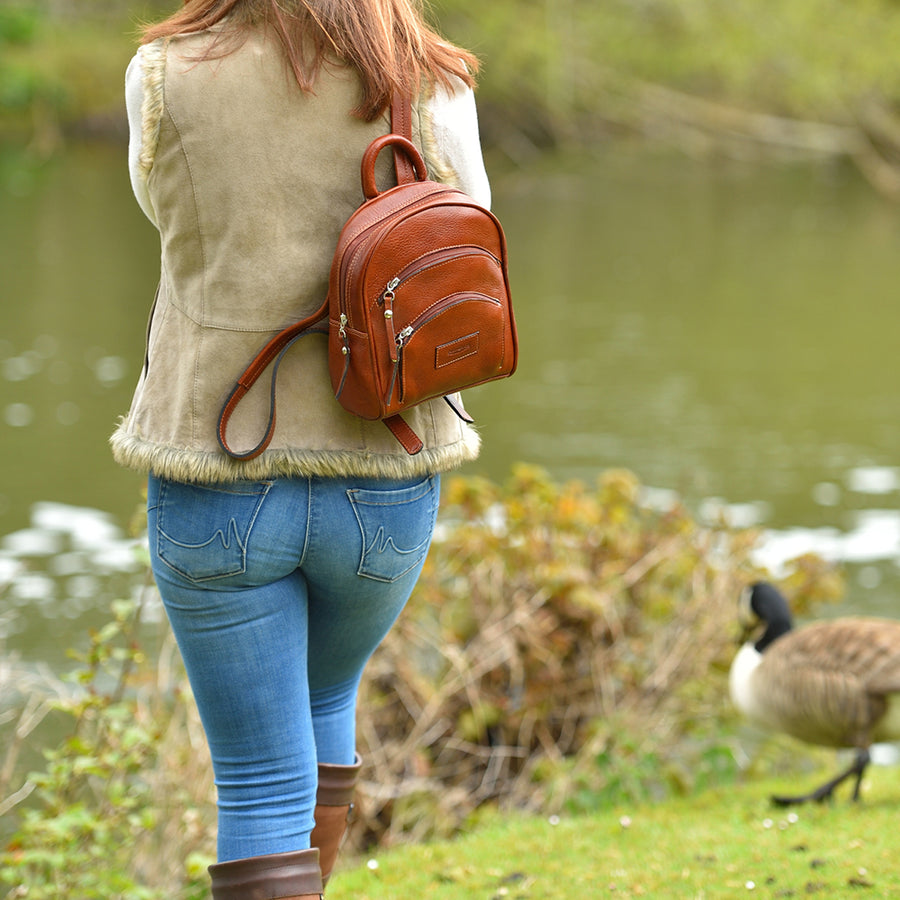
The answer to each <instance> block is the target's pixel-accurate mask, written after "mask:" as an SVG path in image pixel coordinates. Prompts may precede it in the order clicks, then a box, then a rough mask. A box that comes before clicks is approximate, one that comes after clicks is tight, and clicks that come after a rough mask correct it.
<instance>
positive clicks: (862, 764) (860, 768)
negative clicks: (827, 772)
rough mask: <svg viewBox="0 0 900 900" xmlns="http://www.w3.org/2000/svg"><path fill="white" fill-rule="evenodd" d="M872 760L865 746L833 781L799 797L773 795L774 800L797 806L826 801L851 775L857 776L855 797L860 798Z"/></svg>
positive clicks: (775, 802) (776, 803) (780, 803)
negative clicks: (864, 779) (865, 774)
mask: <svg viewBox="0 0 900 900" xmlns="http://www.w3.org/2000/svg"><path fill="white" fill-rule="evenodd" d="M870 760H871V757H870V756H869V751H868V750H867V749H865V748H863V749H860V750H857V751H856V758H855V759H854V760H853V764H852V765H851V766H850V768H848V769H847V770H846V771H844V772H841V773H840V775H837V776H836V777H834V778H832V779H831V781H826V782H825V784H823V785H822V786H821V787H818V788H816V789H815V790H814V791H811V792H810V793H809V794H801V795H799V796H797V797H785V796H780V795H776V796H773V797H772V802H773V803H774V804H775V805H776V806H795V805H797V804H800V803H807V802H808V801H810V800H814V801H815V802H816V803H824V802H825V801H826V800H829V799H830V798H831V796H832V795H833V794H834V791H835V788H837V787H838V785H840V784H843V783H844V782H845V781H846V780H847V779H848V778H850V777H855V778H856V783H855V784H854V785H853V799H854V800H859V789H860V785H861V784H862V777H863V773H864V772H865V771H866V766H868V765H869V762H870Z"/></svg>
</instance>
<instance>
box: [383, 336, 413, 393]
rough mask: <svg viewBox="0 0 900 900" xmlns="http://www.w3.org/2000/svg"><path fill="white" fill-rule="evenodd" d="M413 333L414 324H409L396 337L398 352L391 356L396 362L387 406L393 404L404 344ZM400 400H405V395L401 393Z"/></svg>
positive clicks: (389, 386) (392, 360) (393, 361)
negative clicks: (392, 399)
mask: <svg viewBox="0 0 900 900" xmlns="http://www.w3.org/2000/svg"><path fill="white" fill-rule="evenodd" d="M412 333H413V330H412V326H411V325H407V326H406V328H404V329H403V331H401V332H400V334H398V335H397V337H396V338H394V344H395V346H396V347H397V353H396V354H395V356H396V358H393V357H392V358H391V362H392V363H393V364H394V368H393V371H392V372H391V383H390V384H389V385H388V392H387V399H386V400H385V401H384V405H385V406H390V405H391V398H392V397H393V396H394V385H395V384H396V382H397V373H398V372H399V371H400V359H401V357H402V355H403V345H404V344H405V343H406V341H407V339H408V338H409V336H410V335H411V334H412ZM400 400H401V401H402V400H403V395H402V393H401V395H400Z"/></svg>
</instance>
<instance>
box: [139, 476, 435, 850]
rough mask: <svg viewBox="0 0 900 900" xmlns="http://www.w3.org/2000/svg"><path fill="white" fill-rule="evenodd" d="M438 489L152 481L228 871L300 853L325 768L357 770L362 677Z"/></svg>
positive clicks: (164, 580) (153, 542)
mask: <svg viewBox="0 0 900 900" xmlns="http://www.w3.org/2000/svg"><path fill="white" fill-rule="evenodd" d="M438 495H439V479H438V477H437V476H434V477H428V478H425V479H422V478H416V479H411V480H408V481H384V480H376V479H360V478H275V479H272V480H267V481H259V482H238V483H234V484H227V485H196V484H182V483H180V482H174V481H166V480H163V479H159V478H156V477H153V476H151V478H150V484H149V489H148V502H147V509H148V529H149V538H150V552H151V560H152V566H153V573H154V575H155V576H156V583H157V585H158V587H159V592H160V594H161V596H162V599H163V603H164V604H165V608H166V612H167V614H168V617H169V621H170V622H171V624H172V629H173V631H174V633H175V637H176V639H177V641H178V646H179V649H180V650H181V655H182V658H183V659H184V663H185V667H186V669H187V673H188V677H189V679H190V682H191V687H192V689H193V692H194V696H195V698H196V701H197V707H198V709H199V711H200V717H201V720H202V722H203V727H204V730H205V731H206V737H207V740H208V742H209V747H210V753H211V756H212V763H213V770H214V773H215V779H216V786H217V789H218V810H219V835H218V857H219V861H220V862H224V861H226V860H230V859H241V858H244V857H248V856H259V855H263V854H267V853H281V852H289V851H292V850H303V849H306V848H307V847H309V834H310V831H311V830H312V828H313V824H314V821H313V810H314V807H315V795H316V782H317V774H316V771H317V770H316V766H317V764H318V763H332V764H337V765H349V764H351V763H353V761H354V754H355V750H356V740H355V710H356V695H357V689H358V686H359V682H360V678H361V676H362V671H363V667H364V666H365V664H366V662H367V661H368V659H369V657H370V656H371V654H372V653H373V651H374V650H375V648H376V647H377V646H378V644H379V643H380V642H381V640H382V639H383V638H384V636H385V634H387V632H388V630H389V629H390V627H391V625H392V624H393V623H394V621H395V619H396V618H397V616H398V615H399V613H400V611H401V609H402V608H403V606H404V605H405V603H406V601H407V599H408V598H409V595H410V593H411V592H412V589H413V586H414V585H415V582H416V579H417V578H418V576H419V573H420V571H421V569H422V564H423V563H424V561H425V555H426V553H427V552H428V547H429V544H430V542H431V536H432V533H433V531H434V525H435V520H436V518H437V507H438Z"/></svg>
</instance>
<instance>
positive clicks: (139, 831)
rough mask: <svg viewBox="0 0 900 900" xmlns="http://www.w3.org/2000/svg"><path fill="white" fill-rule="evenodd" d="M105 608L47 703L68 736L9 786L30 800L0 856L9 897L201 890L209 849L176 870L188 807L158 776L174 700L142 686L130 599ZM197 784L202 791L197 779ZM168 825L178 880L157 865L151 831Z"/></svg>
mask: <svg viewBox="0 0 900 900" xmlns="http://www.w3.org/2000/svg"><path fill="white" fill-rule="evenodd" d="M112 613H113V619H112V621H111V622H110V623H109V624H108V625H106V626H105V627H104V628H102V629H101V630H100V631H98V632H96V633H94V634H93V635H92V636H91V643H90V647H89V649H88V651H87V652H85V653H83V654H79V655H77V658H78V663H79V667H78V668H77V669H76V670H75V671H73V672H72V673H71V675H70V676H69V678H68V680H69V681H70V682H71V684H72V685H73V688H72V690H71V692H70V693H69V694H67V695H65V696H64V697H63V698H62V699H60V700H57V701H55V702H54V703H53V704H52V705H53V706H54V708H55V709H56V710H57V712H58V713H60V714H62V715H63V717H64V718H65V719H67V720H68V721H69V724H70V727H69V729H68V734H67V736H66V737H65V738H64V739H63V740H62V742H61V743H60V744H59V746H58V747H56V748H54V749H49V750H45V751H44V757H45V760H46V766H45V768H44V769H43V770H41V771H37V772H32V773H31V774H30V775H29V776H28V783H27V789H26V790H23V791H21V792H20V793H21V794H22V796H23V801H24V797H25V796H27V795H28V794H30V796H29V797H28V800H27V801H26V802H23V803H22V805H21V807H20V810H19V825H18V829H17V831H16V833H15V835H14V837H13V838H12V840H11V842H10V843H9V845H8V847H7V848H6V850H5V851H4V852H3V853H2V854H0V883H5V884H7V885H10V886H12V891H11V893H10V894H9V895H8V896H9V897H10V898H12V897H28V898H30V900H44V898H46V900H51V898H53V900H56V898H59V897H73V898H74V897H77V898H79V900H94V898H96V900H101V898H102V900H114V898H123V900H125V898H127V900H162V898H173V897H180V898H183V900H193V898H199V897H203V896H205V891H206V889H205V885H204V875H203V872H202V870H203V869H204V868H205V862H206V861H208V854H206V855H204V854H203V853H202V852H201V853H200V859H199V864H198V860H197V859H196V858H193V859H191V860H189V866H191V865H192V866H193V871H188V872H185V871H184V862H183V856H184V855H187V854H189V852H190V851H191V849H192V842H191V840H190V839H188V840H185V834H184V832H185V831H186V829H185V827H184V826H185V825H186V824H189V821H190V816H185V813H189V812H190V811H191V809H192V806H191V805H188V806H186V807H185V808H184V809H182V810H179V809H178V808H177V804H178V803H179V802H183V801H185V799H186V796H185V795H186V788H187V787H188V786H189V783H188V782H184V783H178V784H167V783H166V776H165V772H166V771H167V766H166V759H165V757H166V751H167V749H168V747H169V746H170V745H169V740H168V737H167V730H168V729H170V728H171V727H172V725H173V724H177V725H178V727H177V728H176V731H177V732H178V735H179V741H184V740H185V738H188V737H189V734H188V733H187V730H186V729H185V728H184V722H183V720H180V711H179V706H180V705H181V704H180V703H179V701H178V698H177V697H172V696H165V695H159V694H155V691H154V688H155V687H156V686H155V685H152V684H151V685H147V684H146V683H144V684H142V683H141V682H142V680H143V679H145V678H146V675H147V666H146V663H147V660H146V658H145V656H144V654H143V652H142V650H141V649H140V647H139V645H138V644H137V642H136V634H137V630H138V626H139V622H140V605H137V606H136V605H135V604H133V603H130V602H124V601H123V602H118V603H115V604H114V605H113V609H112ZM148 688H149V693H148ZM188 746H189V744H188ZM185 749H187V747H185V748H184V749H182V751H180V752H181V753H182V754H183V753H184V750H185ZM160 774H163V778H162V779H161V778H160ZM200 782H201V784H205V786H206V788H207V790H208V782H206V781H205V780H204V779H200ZM28 789H30V790H28ZM173 828H174V829H176V830H178V831H180V832H181V834H180V835H179V838H178V839H177V841H176V843H177V845H178V846H177V851H176V852H177V855H178V863H177V865H176V866H175V868H174V869H170V870H169V871H170V872H171V871H174V872H177V873H178V877H177V885H173V884H172V879H171V876H162V877H161V875H160V872H159V870H158V869H157V867H158V866H159V865H160V863H161V862H162V859H164V857H165V854H160V850H161V844H162V840H161V838H163V837H164V836H165V835H166V833H170V832H172V831H173ZM173 837H174V835H173ZM198 837H199V838H200V842H201V843H202V842H203V841H205V840H206V835H205V834H200V835H199V836H198V835H194V838H193V843H194V845H196V844H197V843H198V840H197V839H198ZM170 852H171V851H170ZM160 855H161V856H162V859H161V858H160ZM162 871H164V872H165V871H166V869H165V868H163V869H162Z"/></svg>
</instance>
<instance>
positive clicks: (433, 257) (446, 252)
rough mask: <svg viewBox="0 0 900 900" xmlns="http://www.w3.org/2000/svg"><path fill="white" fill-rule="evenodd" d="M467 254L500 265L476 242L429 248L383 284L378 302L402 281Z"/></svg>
mask: <svg viewBox="0 0 900 900" xmlns="http://www.w3.org/2000/svg"><path fill="white" fill-rule="evenodd" d="M469 256H484V257H487V258H488V259H489V260H491V261H492V262H493V263H494V264H495V265H497V266H498V267H499V265H500V260H499V259H497V257H496V256H494V254H493V253H491V252H490V251H489V250H485V248H484V247H479V246H478V245H477V244H461V245H459V246H456V247H443V248H441V249H440V250H431V251H430V252H428V253H426V254H424V255H423V256H420V257H419V258H418V259H414V260H413V261H412V262H411V263H409V264H408V265H406V266H405V267H404V268H403V269H402V270H401V271H400V272H399V273H398V274H397V275H396V276H394V277H393V278H392V279H391V280H390V281H389V282H388V283H387V285H385V288H384V291H383V292H382V294H381V297H380V302H381V303H382V304H383V303H384V302H385V301H386V299H387V298H388V297H389V296H392V295H393V294H394V293H395V292H396V290H397V288H398V287H400V285H402V284H403V282H404V281H408V280H409V279H410V278H414V277H415V276H416V275H419V274H421V273H422V272H425V271H426V270H428V269H432V268H434V267H435V266H439V265H441V264H442V263H446V262H451V261H454V260H458V259H465V258H466V257H469Z"/></svg>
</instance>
